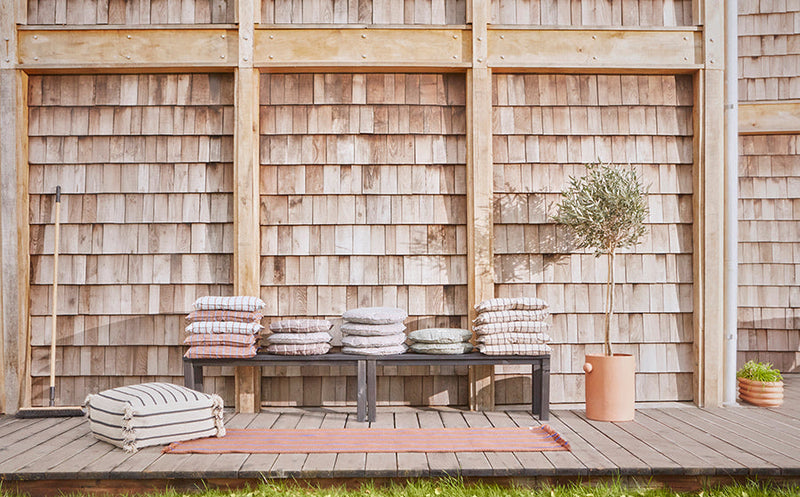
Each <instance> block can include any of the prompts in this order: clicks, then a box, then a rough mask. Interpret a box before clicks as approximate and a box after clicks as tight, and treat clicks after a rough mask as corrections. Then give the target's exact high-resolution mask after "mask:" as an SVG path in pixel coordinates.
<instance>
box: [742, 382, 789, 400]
mask: <svg viewBox="0 0 800 497" xmlns="http://www.w3.org/2000/svg"><path fill="white" fill-rule="evenodd" d="M736 379H737V380H738V382H739V398H740V399H742V400H743V401H745V402H747V403H750V404H753V405H754V406H759V407H778V406H779V405H781V404H783V382H782V381H754V380H748V379H745V378H736Z"/></svg>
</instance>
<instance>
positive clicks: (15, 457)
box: [0, 375, 800, 495]
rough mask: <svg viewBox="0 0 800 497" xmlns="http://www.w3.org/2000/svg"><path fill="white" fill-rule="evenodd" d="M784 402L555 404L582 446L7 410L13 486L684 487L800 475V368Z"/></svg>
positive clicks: (313, 421) (253, 419) (525, 420)
mask: <svg viewBox="0 0 800 497" xmlns="http://www.w3.org/2000/svg"><path fill="white" fill-rule="evenodd" d="M786 383H787V392H786V395H787V397H786V401H785V403H784V405H783V406H782V407H780V408H777V409H762V408H754V407H739V408H718V409H698V408H695V407H692V406H688V405H685V406H684V405H675V406H668V407H660V408H641V409H639V410H638V411H637V413H636V420H635V421H633V422H627V423H616V424H615V423H599V422H594V421H589V420H587V419H586V418H585V416H584V412H583V411H582V410H580V409H563V410H558V409H555V410H553V411H551V419H550V421H549V424H550V425H551V426H553V427H554V428H555V429H556V430H558V431H559V432H560V433H561V434H562V435H563V436H564V438H566V439H567V440H568V441H569V442H570V444H571V446H572V452H517V453H494V452H493V453H431V454H424V455H421V454H410V453H382V454H373V453H371V454H277V455H276V454H222V455H199V454H192V455H179V454H162V453H161V448H160V447H156V448H147V449H144V450H140V451H139V452H138V453H136V454H127V453H125V452H123V451H121V450H119V449H116V448H114V447H112V446H111V445H108V444H106V443H104V442H100V441H97V440H95V439H94V438H93V437H92V436H91V435H90V434H89V430H88V426H87V423H86V421H85V420H84V419H82V418H61V419H58V418H50V419H38V420H21V419H16V418H13V417H9V416H5V417H0V479H2V481H3V487H2V488H3V490H11V489H19V490H23V491H26V492H30V493H31V494H38V495H45V494H57V493H58V492H61V491H69V490H74V489H82V490H97V491H104V492H105V491H109V490H110V491H117V490H122V489H126V490H135V491H142V490H147V489H157V488H163V487H164V486H165V485H171V486H174V487H177V488H187V487H189V488H191V487H194V486H195V485H199V484H201V483H202V484H204V485H210V486H217V485H241V484H244V483H252V482H254V481H258V480H261V479H265V478H294V479H301V480H314V481H315V483H321V484H324V483H326V482H343V481H344V482H347V481H348V480H349V481H352V479H360V478H373V479H378V480H384V479H407V478H414V477H437V476H442V475H445V474H450V475H453V474H460V475H462V476H463V477H464V478H465V479H473V478H475V479H478V478H479V479H483V480H496V481H501V482H508V481H515V482H520V483H533V482H539V481H546V482H563V481H569V480H578V479H580V480H582V481H590V480H597V479H604V478H614V477H617V476H619V477H621V478H622V479H623V480H624V481H632V480H636V481H639V482H644V483H649V484H669V485H670V486H673V487H674V488H696V487H698V486H701V485H704V484H708V483H713V482H718V481H720V482H722V481H730V480H745V479H750V478H758V479H764V478H769V479H773V480H778V481H800V375H787V380H786ZM532 424H538V421H536V420H535V419H534V418H533V417H531V415H530V413H528V412H525V411H521V410H516V411H515V410H509V411H499V412H486V413H482V412H469V411H462V410H458V409H414V408H395V409H391V410H389V409H383V410H380V409H379V411H378V420H377V421H376V422H374V423H359V422H357V421H356V414H355V408H352V409H326V408H317V409H274V410H273V409H270V410H269V411H266V412H262V413H260V414H231V415H229V417H228V419H227V421H226V425H227V426H228V427H230V428H245V427H247V428H320V427H322V428H342V427H345V428H354V429H356V428H367V427H370V426H374V427H397V428H401V427H403V428H406V427H436V426H445V427H459V426H528V425H532Z"/></svg>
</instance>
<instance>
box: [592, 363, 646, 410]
mask: <svg viewBox="0 0 800 497" xmlns="http://www.w3.org/2000/svg"><path fill="white" fill-rule="evenodd" d="M583 370H584V371H585V372H586V417H587V418H589V419H593V420H595V421H632V420H633V416H634V413H635V405H634V401H635V400H636V361H635V360H634V358H633V356H632V355H630V354H614V355H613V356H607V355H603V354H586V363H585V364H584V365H583Z"/></svg>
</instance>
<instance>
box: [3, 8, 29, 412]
mask: <svg viewBox="0 0 800 497" xmlns="http://www.w3.org/2000/svg"><path fill="white" fill-rule="evenodd" d="M22 16H24V14H23V9H22V5H20V3H19V2H16V1H11V2H2V5H0V31H2V32H3V33H5V34H4V38H5V40H0V43H2V45H3V46H2V48H0V51H1V52H0V53H2V55H1V56H0V192H1V193H0V313H2V315H0V342H2V345H0V368H2V369H3V373H2V374H0V380H2V381H1V383H2V385H0V412H5V413H8V414H11V413H14V412H16V411H17V409H18V408H19V407H20V406H23V405H30V385H29V381H28V380H29V375H28V371H29V368H26V365H28V364H29V359H28V358H29V353H28V350H29V349H28V336H29V335H28V328H29V325H28V323H29V319H28V315H29V307H28V303H29V301H30V299H29V298H28V283H29V279H30V269H29V268H30V260H29V243H30V242H29V238H30V237H29V232H28V229H29V227H28V121H27V117H28V101H27V96H28V78H27V76H26V74H25V73H24V72H22V71H21V70H19V69H17V66H16V63H17V50H16V47H17V43H16V42H17V34H16V22H17V20H19V19H24V17H22ZM6 40H7V41H6Z"/></svg>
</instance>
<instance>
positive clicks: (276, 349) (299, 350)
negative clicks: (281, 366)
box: [267, 343, 331, 355]
mask: <svg viewBox="0 0 800 497" xmlns="http://www.w3.org/2000/svg"><path fill="white" fill-rule="evenodd" d="M329 350H331V344H329V343H273V344H272V345H270V346H269V347H267V352H269V353H270V354H276V355H321V354H327V353H328V351H329Z"/></svg>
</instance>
